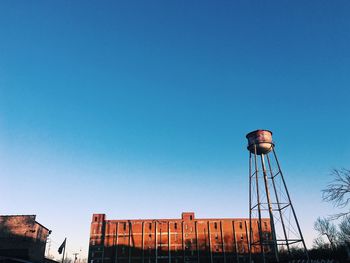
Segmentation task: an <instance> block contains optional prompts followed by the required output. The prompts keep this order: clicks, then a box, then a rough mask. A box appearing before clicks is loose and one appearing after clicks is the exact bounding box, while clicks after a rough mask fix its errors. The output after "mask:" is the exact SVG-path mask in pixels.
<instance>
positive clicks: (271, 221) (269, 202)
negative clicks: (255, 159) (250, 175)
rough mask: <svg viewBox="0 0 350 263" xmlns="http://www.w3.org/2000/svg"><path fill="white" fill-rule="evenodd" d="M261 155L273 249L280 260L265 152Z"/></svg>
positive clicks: (277, 259)
mask: <svg viewBox="0 0 350 263" xmlns="http://www.w3.org/2000/svg"><path fill="white" fill-rule="evenodd" d="M260 157H261V166H262V171H263V175H264V183H265V191H266V198H267V206H268V208H269V215H270V226H271V235H272V240H273V250H274V253H275V258H276V261H277V262H279V258H278V248H277V238H276V231H275V221H274V218H273V213H272V206H271V198H270V191H269V186H268V182H267V173H266V166H265V158H264V154H261V155H260Z"/></svg>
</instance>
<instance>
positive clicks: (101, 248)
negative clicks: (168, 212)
mask: <svg viewBox="0 0 350 263" xmlns="http://www.w3.org/2000/svg"><path fill="white" fill-rule="evenodd" d="M258 229H259V225H258V220H257V219H252V235H251V236H252V239H255V240H256V239H258V238H259V231H258ZM261 231H262V233H263V234H264V235H265V237H266V238H269V236H270V233H271V228H270V221H269V219H262V226H261ZM258 252H259V251H252V253H258ZM248 254H249V219H247V218H213V219H196V218H195V215H194V213H192V212H188V213H182V217H181V218H179V219H145V220H142V219H138V220H106V217H105V214H94V215H93V216H92V222H91V229H90V244H89V259H88V260H89V262H88V263H119V262H123V263H124V262H125V263H126V262H127V263H130V262H140V263H141V262H142V263H146V262H157V263H158V262H159V263H161V262H179V263H180V262H211V263H213V262H214V263H218V262H225V263H226V262H227V263H228V262H244V261H245V260H246V258H247V255H248Z"/></svg>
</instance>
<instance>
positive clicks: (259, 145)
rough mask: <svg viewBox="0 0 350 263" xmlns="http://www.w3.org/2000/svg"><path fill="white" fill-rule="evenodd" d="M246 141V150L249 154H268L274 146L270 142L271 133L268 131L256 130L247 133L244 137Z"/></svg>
mask: <svg viewBox="0 0 350 263" xmlns="http://www.w3.org/2000/svg"><path fill="white" fill-rule="evenodd" d="M246 138H247V139H248V147H247V149H248V150H249V151H250V152H251V153H255V149H254V148H255V147H256V154H258V155H261V154H265V153H268V152H270V151H271V150H272V149H273V147H274V146H275V145H274V144H273V141H272V132H271V131H269V130H256V131H252V132H250V133H248V134H247V135H246Z"/></svg>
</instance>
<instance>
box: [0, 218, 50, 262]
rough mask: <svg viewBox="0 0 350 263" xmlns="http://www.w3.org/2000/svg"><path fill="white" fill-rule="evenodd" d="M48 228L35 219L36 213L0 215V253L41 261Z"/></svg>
mask: <svg viewBox="0 0 350 263" xmlns="http://www.w3.org/2000/svg"><path fill="white" fill-rule="evenodd" d="M47 236H48V229H47V228H45V227H43V226H42V225H40V224H39V223H37V222H36V221H35V215H19V216H0V255H7V256H14V257H22V258H24V259H28V260H31V261H34V262H41V261H42V260H43V258H44V254H45V246H46V239H47Z"/></svg>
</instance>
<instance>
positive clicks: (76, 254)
mask: <svg viewBox="0 0 350 263" xmlns="http://www.w3.org/2000/svg"><path fill="white" fill-rule="evenodd" d="M73 255H74V263H75V262H76V261H77V259H78V257H77V256H78V255H79V253H73Z"/></svg>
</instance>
